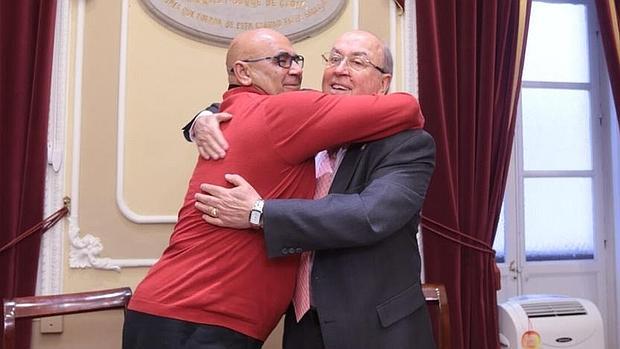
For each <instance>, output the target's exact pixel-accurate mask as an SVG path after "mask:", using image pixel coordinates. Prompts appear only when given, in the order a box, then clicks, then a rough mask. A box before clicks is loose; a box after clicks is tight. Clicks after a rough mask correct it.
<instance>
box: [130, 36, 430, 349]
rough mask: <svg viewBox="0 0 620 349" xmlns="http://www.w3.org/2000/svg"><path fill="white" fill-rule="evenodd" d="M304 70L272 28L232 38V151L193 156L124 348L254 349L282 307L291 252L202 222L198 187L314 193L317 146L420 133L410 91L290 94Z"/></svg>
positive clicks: (290, 278) (290, 283)
mask: <svg viewBox="0 0 620 349" xmlns="http://www.w3.org/2000/svg"><path fill="white" fill-rule="evenodd" d="M302 65H303V57H301V56H299V55H297V54H296V53H295V51H294V49H293V47H292V45H291V43H290V42H289V41H288V39H286V37H284V36H283V35H282V34H280V33H278V32H275V31H273V30H268V29H260V30H255V31H250V32H245V33H242V34H240V35H239V36H238V37H237V38H235V39H234V40H233V42H232V43H231V45H230V48H229V50H228V54H227V57H226V67H227V71H228V76H229V84H230V87H229V90H228V91H227V92H226V93H224V96H223V102H222V105H221V110H222V111H226V112H229V113H231V114H234V115H236V117H235V118H234V119H233V120H232V121H231V122H229V123H227V124H226V125H225V126H223V132H224V135H225V136H226V138H227V139H228V140H230V141H231V142H234V144H235V147H234V149H231V150H230V151H229V152H228V153H227V156H226V158H225V159H224V160H222V161H205V160H204V159H201V158H199V159H198V162H197V164H196V167H195V169H194V173H193V174H192V177H191V179H190V182H189V188H188V190H187V194H186V196H185V202H184V204H183V207H182V208H181V210H180V212H179V220H178V223H177V224H176V226H175V228H174V232H173V234H172V236H171V238H170V243H169V245H168V247H167V248H166V250H165V251H164V252H163V255H162V256H161V258H160V259H159V261H158V262H157V263H156V264H155V265H154V266H153V267H152V268H151V270H150V271H149V273H148V275H147V276H146V277H145V279H144V280H143V281H142V282H141V283H140V284H139V285H138V287H137V289H136V291H135V293H134V296H133V297H132V300H131V303H130V305H129V309H130V311H129V312H128V314H127V317H126V321H125V327H124V335H123V347H124V348H125V349H129V348H148V349H153V348H207V349H209V348H212V349H215V348H260V346H261V345H262V342H263V341H264V340H265V339H266V338H267V336H268V335H269V333H270V332H271V331H272V330H273V328H274V327H275V325H276V324H277V322H278V320H279V318H280V317H281V315H282V314H283V313H284V312H285V311H286V308H287V306H288V305H289V303H290V301H291V297H292V294H293V289H294V286H295V277H296V273H297V267H298V263H299V256H298V255H297V254H293V255H289V256H283V257H281V258H275V259H269V258H268V257H267V253H266V250H265V246H264V242H263V239H262V235H260V234H255V233H254V234H239V230H235V229H231V228H222V227H216V226H213V225H210V224H208V223H206V222H205V221H204V220H203V219H202V218H201V213H200V212H199V211H197V210H196V209H195V208H194V204H195V199H194V196H195V194H196V193H198V192H199V191H200V188H199V185H200V184H201V183H204V182H209V183H214V184H219V185H226V182H225V180H224V174H227V173H238V174H240V175H242V176H243V177H244V178H247V179H248V180H250V181H251V182H252V183H253V185H254V187H255V188H256V190H257V191H258V192H259V193H260V195H261V196H262V197H264V198H311V197H312V196H313V193H314V183H315V177H314V173H315V171H314V159H313V157H314V155H315V154H316V153H317V152H318V151H320V150H322V149H329V148H332V147H337V146H339V145H341V144H347V143H351V142H359V141H369V140H375V139H380V138H383V137H386V136H388V135H391V134H394V133H397V132H399V131H402V130H405V129H410V128H420V127H422V126H423V117H422V115H421V113H420V109H419V105H418V103H417V101H416V99H415V98H413V97H412V96H410V95H408V94H403V93H400V94H392V95H388V96H335V95H326V94H323V93H318V92H314V91H302V92H288V91H293V90H297V89H298V88H299V85H300V83H301V75H302ZM212 213H213V214H214V215H217V212H212ZM297 252H300V251H297Z"/></svg>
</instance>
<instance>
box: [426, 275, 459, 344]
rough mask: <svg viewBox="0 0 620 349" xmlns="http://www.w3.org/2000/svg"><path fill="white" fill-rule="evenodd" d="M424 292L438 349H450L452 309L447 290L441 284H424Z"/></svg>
mask: <svg viewBox="0 0 620 349" xmlns="http://www.w3.org/2000/svg"><path fill="white" fill-rule="evenodd" d="M422 292H423V293H424V298H426V305H427V306H428V310H429V312H430V314H431V322H432V324H433V334H434V335H435V343H436V344H437V349H450V347H451V346H452V342H451V341H452V339H451V338H450V309H449V308H448V298H447V294H446V288H445V287H444V285H441V284H422Z"/></svg>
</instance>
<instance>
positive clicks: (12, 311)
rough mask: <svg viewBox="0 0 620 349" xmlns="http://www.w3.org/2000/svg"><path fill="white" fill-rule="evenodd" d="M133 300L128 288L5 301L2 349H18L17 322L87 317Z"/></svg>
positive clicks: (122, 306) (124, 306) (120, 306)
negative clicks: (22, 319)
mask: <svg viewBox="0 0 620 349" xmlns="http://www.w3.org/2000/svg"><path fill="white" fill-rule="evenodd" d="M130 297H131V289H130V288H129V287H122V288H115V289H109V290H100V291H90V292H80V293H69V294H59V295H47V296H32V297H17V298H13V299H5V300H4V302H3V308H4V327H3V332H2V343H3V346H2V348H3V349H14V347H15V320H16V319H20V318H31V319H34V318H40V317H46V316H56V315H64V314H76V313H86V312H92V311H99V310H108V309H120V308H126V306H127V303H129V298H130Z"/></svg>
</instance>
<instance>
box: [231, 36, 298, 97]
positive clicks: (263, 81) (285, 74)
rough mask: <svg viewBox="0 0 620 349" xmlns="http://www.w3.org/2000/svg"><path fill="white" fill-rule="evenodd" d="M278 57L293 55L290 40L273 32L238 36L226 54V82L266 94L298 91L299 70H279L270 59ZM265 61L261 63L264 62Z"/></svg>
mask: <svg viewBox="0 0 620 349" xmlns="http://www.w3.org/2000/svg"><path fill="white" fill-rule="evenodd" d="M281 53H288V54H289V55H291V56H294V55H295V50H294V49H293V45H292V44H291V42H290V41H289V39H288V38H287V37H286V36H284V35H283V34H282V33H280V32H277V31H275V30H272V29H266V28H262V29H255V30H249V31H246V32H243V33H241V34H239V35H237V36H236V37H235V38H234V39H233V40H232V42H231V43H230V46H229V47H228V52H227V54H226V70H227V72H228V82H229V83H231V84H236V85H242V86H254V87H257V88H258V89H261V90H263V91H264V92H266V93H269V94H276V93H280V92H285V91H289V90H298V89H299V87H300V85H301V75H302V69H301V66H299V65H297V64H293V65H292V66H291V67H290V68H282V67H280V66H278V64H277V62H276V61H275V60H274V59H271V60H270V59H269V58H273V57H275V56H277V55H279V54H281ZM263 58H264V59H263Z"/></svg>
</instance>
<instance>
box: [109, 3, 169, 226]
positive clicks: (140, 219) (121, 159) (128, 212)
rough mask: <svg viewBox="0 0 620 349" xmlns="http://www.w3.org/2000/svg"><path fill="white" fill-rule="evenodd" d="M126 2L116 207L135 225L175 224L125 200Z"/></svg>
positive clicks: (122, 23)
mask: <svg viewBox="0 0 620 349" xmlns="http://www.w3.org/2000/svg"><path fill="white" fill-rule="evenodd" d="M128 10H129V9H128V0H123V2H122V12H121V34H120V50H119V73H118V99H117V100H118V103H117V105H118V110H117V120H118V124H117V130H118V132H117V137H116V139H117V145H116V205H117V206H118V208H119V210H120V211H121V213H122V214H123V216H124V217H125V218H127V219H128V220H130V221H132V222H134V223H137V224H152V223H162V224H170V223H176V221H177V216H176V215H142V214H139V213H137V212H135V211H134V210H132V209H131V207H129V205H128V204H127V201H126V200H125V196H124V195H125V178H124V176H125V118H126V107H127V103H126V100H127V24H128V21H129V19H128Z"/></svg>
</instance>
